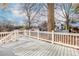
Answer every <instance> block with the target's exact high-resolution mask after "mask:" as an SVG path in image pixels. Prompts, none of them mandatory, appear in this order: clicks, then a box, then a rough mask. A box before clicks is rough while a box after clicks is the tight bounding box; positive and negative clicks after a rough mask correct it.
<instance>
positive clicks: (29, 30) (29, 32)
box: [29, 30, 31, 38]
mask: <svg viewBox="0 0 79 59" xmlns="http://www.w3.org/2000/svg"><path fill="white" fill-rule="evenodd" d="M30 35H31V33H30V30H29V38H30Z"/></svg>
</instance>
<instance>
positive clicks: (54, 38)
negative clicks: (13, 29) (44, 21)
mask: <svg viewBox="0 0 79 59" xmlns="http://www.w3.org/2000/svg"><path fill="white" fill-rule="evenodd" d="M24 33H26V34H25V35H26V36H29V37H32V38H36V39H39V40H44V41H48V42H51V43H56V44H61V45H65V46H69V47H74V48H79V43H78V42H79V34H77V33H60V32H54V31H52V32H46V31H31V30H29V31H28V30H26V31H25V32H24Z"/></svg>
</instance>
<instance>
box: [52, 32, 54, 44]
mask: <svg viewBox="0 0 79 59" xmlns="http://www.w3.org/2000/svg"><path fill="white" fill-rule="evenodd" d="M52 43H54V31H52Z"/></svg>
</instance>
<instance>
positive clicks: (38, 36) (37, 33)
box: [37, 30, 39, 39]
mask: <svg viewBox="0 0 79 59" xmlns="http://www.w3.org/2000/svg"><path fill="white" fill-rule="evenodd" d="M37 38H38V39H39V30H38V31H37Z"/></svg>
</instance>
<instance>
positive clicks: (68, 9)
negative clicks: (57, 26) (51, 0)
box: [55, 3, 74, 30]
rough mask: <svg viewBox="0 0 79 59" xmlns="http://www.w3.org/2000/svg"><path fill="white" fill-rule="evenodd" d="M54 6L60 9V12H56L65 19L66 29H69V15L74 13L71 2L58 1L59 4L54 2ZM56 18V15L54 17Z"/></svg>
mask: <svg viewBox="0 0 79 59" xmlns="http://www.w3.org/2000/svg"><path fill="white" fill-rule="evenodd" d="M55 8H56V9H59V10H61V12H62V14H63V15H61V14H59V13H57V14H58V15H59V16H60V17H62V18H63V19H66V30H69V22H70V19H71V18H70V17H71V16H72V15H73V14H74V12H72V11H73V10H72V8H73V7H72V3H62V4H61V3H60V4H55ZM56 18H57V17H56Z"/></svg>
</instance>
